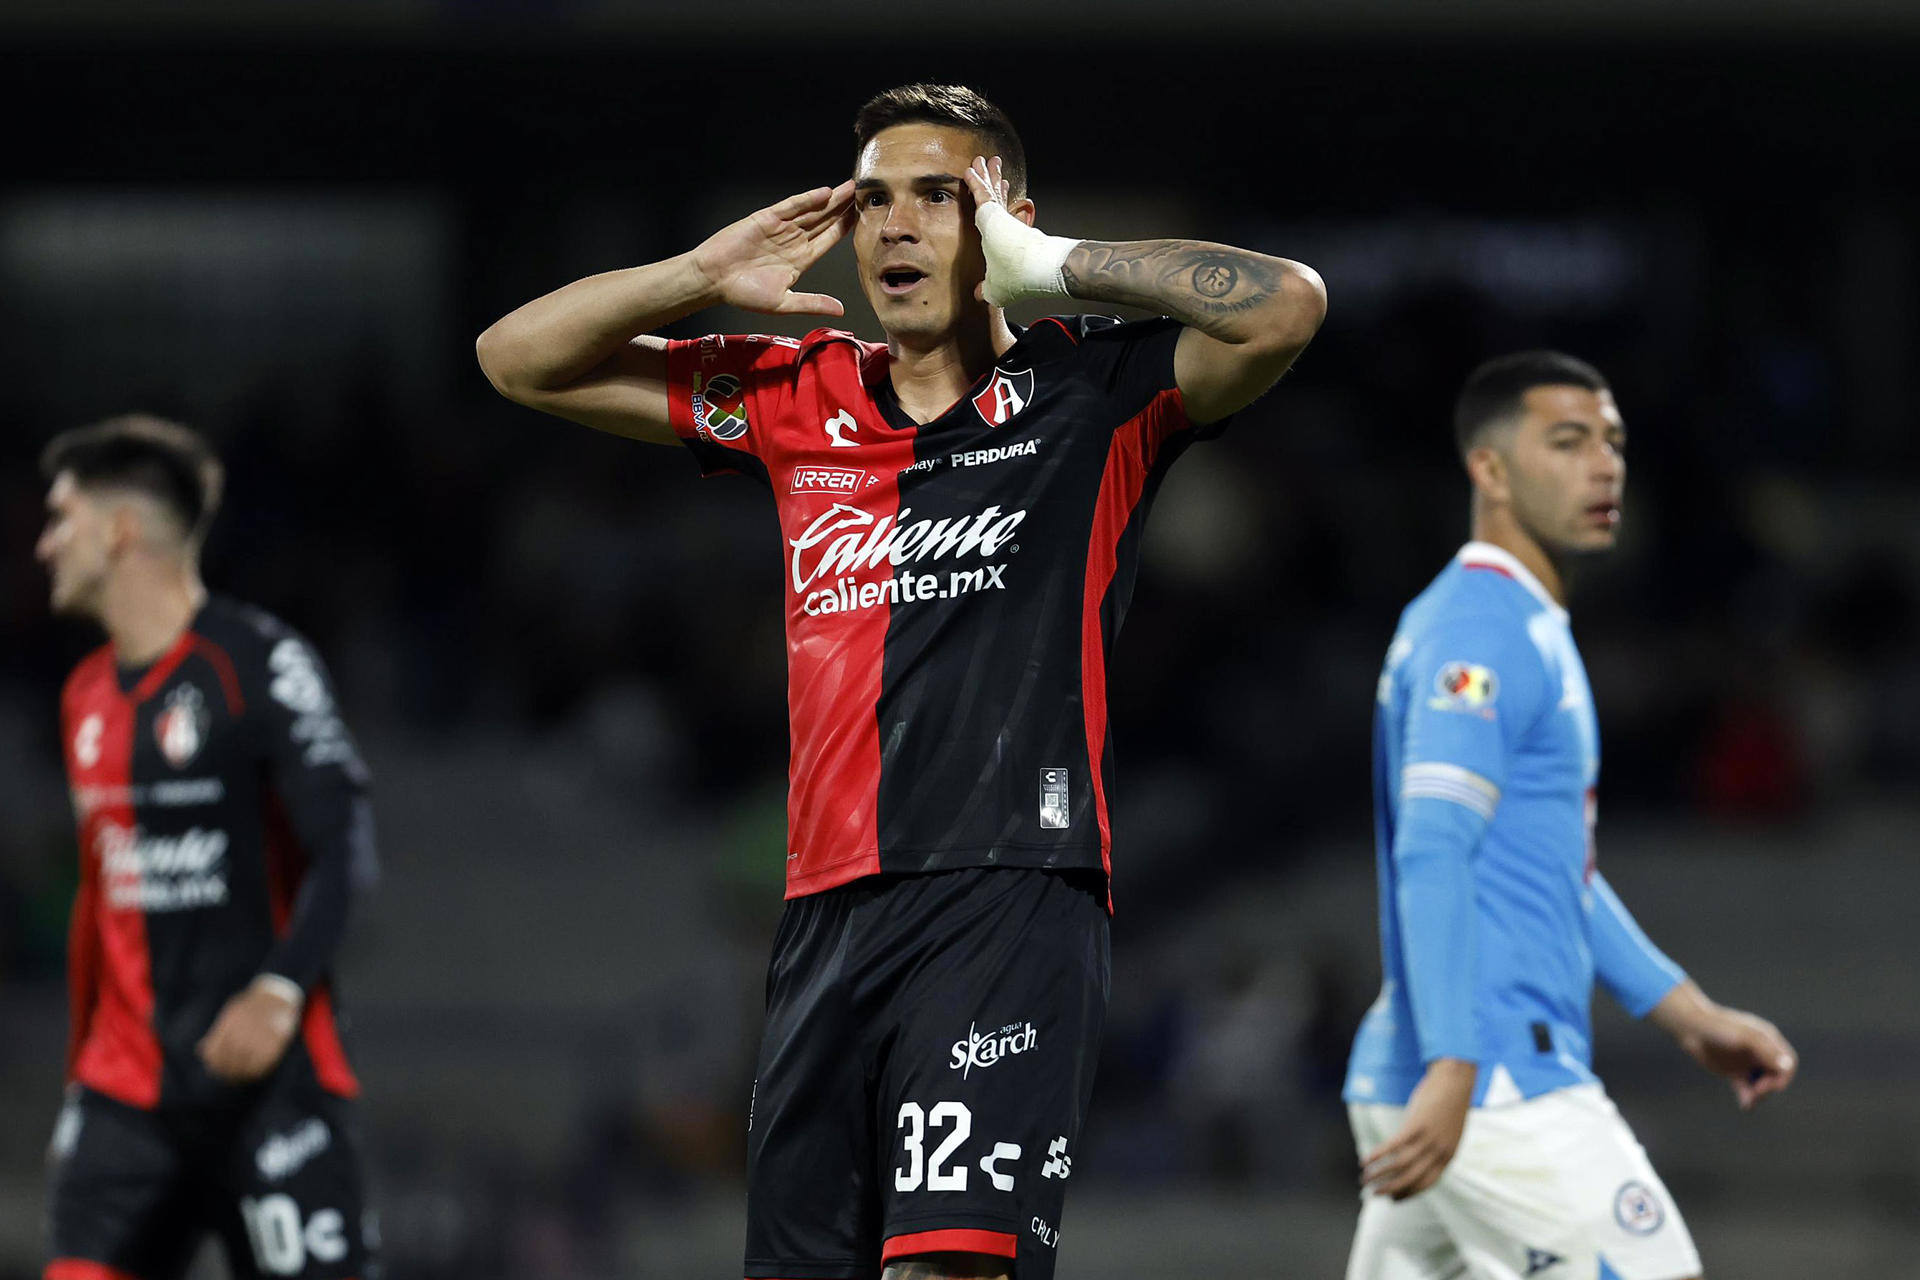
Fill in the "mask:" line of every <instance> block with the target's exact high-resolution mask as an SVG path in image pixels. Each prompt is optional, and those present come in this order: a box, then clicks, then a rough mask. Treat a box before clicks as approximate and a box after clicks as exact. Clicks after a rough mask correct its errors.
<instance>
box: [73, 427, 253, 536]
mask: <svg viewBox="0 0 1920 1280" xmlns="http://www.w3.org/2000/svg"><path fill="white" fill-rule="evenodd" d="M63 473H70V474H71V475H72V476H73V479H74V482H75V483H76V484H78V485H80V486H81V487H82V488H88V489H91V488H114V489H132V490H135V491H136V492H139V493H142V494H145V495H147V496H148V497H150V498H153V499H154V500H155V501H157V502H159V503H160V505H161V506H162V507H164V508H165V509H166V510H167V512H168V513H169V514H170V515H172V516H173V518H174V519H175V520H177V521H178V522H179V524H180V531H181V533H182V534H184V535H185V536H186V538H187V540H188V542H189V543H191V544H193V545H195V546H198V545H199V544H200V543H201V542H202V541H203V540H204V539H205V537H206V532H207V526H208V525H210V524H212V523H213V516H214V513H215V512H216V511H218V510H219V508H220V491H221V487H222V485H223V484H224V481H225V470H224V468H222V467H221V465H220V459H219V458H218V457H217V456H215V454H214V452H213V449H212V448H211V447H210V446H209V445H208V444H207V442H206V441H205V440H204V439H202V438H201V437H200V435H199V433H198V432H195V431H193V430H191V429H189V428H187V427H183V426H181V425H180V424H179V423H177V422H169V421H167V420H166V419H165V418H156V417H153V416H152V415H150V414H144V413H129V414H122V415H121V416H119V417H117V418H108V419H107V420H106V421H104V422H96V423H94V424H93V425H92V426H87V427H75V428H74V429H73V430H71V431H63V432H61V433H60V434H59V435H57V436H55V437H54V438H53V439H52V440H51V441H49V442H48V443H47V447H46V448H45V449H44V450H42V451H41V454H40V474H41V475H43V476H44V477H46V478H47V479H48V480H53V479H55V478H56V477H58V476H60V475H61V474H63Z"/></svg>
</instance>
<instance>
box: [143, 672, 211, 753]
mask: <svg viewBox="0 0 1920 1280" xmlns="http://www.w3.org/2000/svg"><path fill="white" fill-rule="evenodd" d="M212 719H213V717H212V715H211V714H210V713H209V712H208V711H207V700H206V698H205V697H203V696H202V695H201V693H200V690H199V689H198V688H197V687H195V686H194V685H190V684H183V685H180V686H179V687H178V688H176V689H174V691H173V692H172V693H170V694H168V695H167V705H166V706H164V707H162V708H161V710H160V714H159V715H157V716H155V717H154V718H153V739H154V742H155V743H156V744H157V745H158V746H159V748H160V754H161V755H163V756H165V757H166V758H167V763H168V764H170V765H172V766H173V767H174V768H176V769H184V768H185V767H186V766H187V763H188V762H189V761H191V760H192V759H193V758H194V757H195V756H197V755H199V754H200V745H201V744H202V743H203V742H205V741H206V740H207V727H208V725H209V724H210V723H211V722H212Z"/></svg>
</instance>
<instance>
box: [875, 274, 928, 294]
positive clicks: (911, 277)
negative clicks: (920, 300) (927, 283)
mask: <svg viewBox="0 0 1920 1280" xmlns="http://www.w3.org/2000/svg"><path fill="white" fill-rule="evenodd" d="M926 278H927V273H926V272H924V271H922V270H920V269H919V268H917V267H888V268H887V269H886V270H884V271H882V272H881V273H880V289H881V291H882V292H883V293H886V294H887V295H888V296H890V297H899V296H900V295H901V294H904V293H911V292H912V291H913V288H914V286H915V285H917V284H919V283H920V282H921V281H922V280H925V279H926Z"/></svg>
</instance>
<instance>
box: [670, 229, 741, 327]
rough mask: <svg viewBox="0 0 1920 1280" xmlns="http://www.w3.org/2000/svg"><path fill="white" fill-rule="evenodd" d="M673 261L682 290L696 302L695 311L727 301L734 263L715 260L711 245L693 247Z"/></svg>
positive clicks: (671, 260)
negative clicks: (729, 280)
mask: <svg viewBox="0 0 1920 1280" xmlns="http://www.w3.org/2000/svg"><path fill="white" fill-rule="evenodd" d="M669 262H670V264H671V265H672V266H673V268H674V269H675V272H676V274H677V275H678V277H679V279H680V285H681V287H680V292H682V293H684V294H686V295H687V297H688V298H689V299H690V300H691V301H692V303H693V310H695V311H698V310H700V309H702V308H705V307H710V306H713V305H715V304H716V303H720V302H724V301H726V295H727V279H728V277H729V276H730V275H731V274H732V272H731V269H730V265H731V264H729V263H726V262H721V261H715V260H714V256H713V253H712V250H711V249H710V248H709V246H708V245H706V244H703V245H701V246H699V247H698V248H694V249H689V250H687V251H686V252H685V253H683V254H681V255H680V256H679V257H677V258H672V259H669Z"/></svg>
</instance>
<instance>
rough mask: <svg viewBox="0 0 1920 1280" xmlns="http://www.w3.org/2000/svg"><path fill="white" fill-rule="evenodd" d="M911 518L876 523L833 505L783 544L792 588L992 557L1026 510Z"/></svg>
mask: <svg viewBox="0 0 1920 1280" xmlns="http://www.w3.org/2000/svg"><path fill="white" fill-rule="evenodd" d="M912 515H913V509H912V508H911V507H907V508H903V509H902V510H901V512H900V514H899V515H898V516H892V515H886V516H880V517H878V518H876V517H875V516H874V515H873V513H872V512H870V511H862V510H861V509H860V508H858V507H850V506H848V505H847V504H846V503H844V502H836V503H834V504H833V505H832V506H831V507H829V508H828V509H827V510H825V511H823V512H821V513H820V515H819V516H817V517H816V518H815V519H814V521H813V523H812V524H809V525H808V526H807V527H806V528H805V529H803V530H801V532H800V536H799V537H797V538H790V539H788V545H789V546H791V547H792V548H793V589H794V590H795V591H796V592H804V591H806V590H807V588H808V587H810V586H812V585H813V584H814V583H816V582H819V581H821V580H822V579H831V578H834V577H837V576H839V575H841V574H850V573H858V572H860V571H861V570H863V569H877V568H879V567H880V566H881V565H893V566H899V565H903V564H909V563H918V562H920V561H925V560H944V559H947V558H948V557H952V558H954V559H960V558H962V557H965V556H975V555H977V556H981V557H983V558H986V557H991V556H994V555H997V554H999V552H1000V549H1001V548H1002V547H1005V546H1006V545H1008V543H1010V542H1011V541H1012V540H1013V534H1014V530H1016V529H1018V528H1019V527H1020V524H1021V522H1022V521H1024V520H1025V519H1026V518H1027V513H1026V512H1025V511H1011V512H1003V511H1001V510H1000V508H999V507H998V506H991V507H988V508H987V509H986V510H985V511H982V512H980V513H979V514H978V515H974V516H949V517H946V518H944V519H940V520H913V519H912V518H911V517H912Z"/></svg>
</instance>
